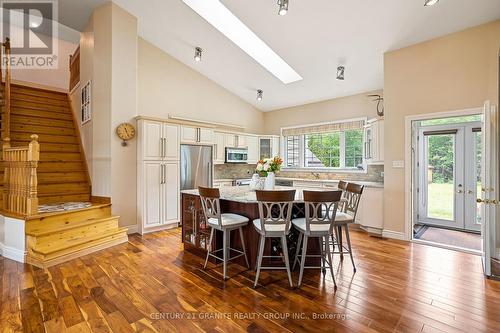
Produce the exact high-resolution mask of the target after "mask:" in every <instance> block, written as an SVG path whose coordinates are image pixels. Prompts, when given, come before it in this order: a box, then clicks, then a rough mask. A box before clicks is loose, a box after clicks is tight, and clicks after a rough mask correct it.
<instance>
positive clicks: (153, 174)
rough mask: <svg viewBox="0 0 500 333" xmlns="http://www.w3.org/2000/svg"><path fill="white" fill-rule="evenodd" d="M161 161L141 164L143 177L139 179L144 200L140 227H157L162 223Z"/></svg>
mask: <svg viewBox="0 0 500 333" xmlns="http://www.w3.org/2000/svg"><path fill="white" fill-rule="evenodd" d="M162 163H163V162H155V161H151V162H145V163H144V165H143V177H142V179H141V180H142V181H141V185H142V192H143V194H144V197H143V198H144V201H143V203H142V205H141V207H143V214H142V216H141V217H142V227H143V228H150V227H157V226H159V225H161V224H162V221H163V219H162V185H161V178H162Z"/></svg>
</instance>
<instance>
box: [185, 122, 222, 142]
mask: <svg viewBox="0 0 500 333" xmlns="http://www.w3.org/2000/svg"><path fill="white" fill-rule="evenodd" d="M181 143H188V144H205V145H213V144H214V130H213V129H212V128H205V127H193V126H182V127H181Z"/></svg>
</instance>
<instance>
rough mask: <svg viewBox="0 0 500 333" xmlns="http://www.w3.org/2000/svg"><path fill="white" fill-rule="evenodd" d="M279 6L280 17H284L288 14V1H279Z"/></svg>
mask: <svg viewBox="0 0 500 333" xmlns="http://www.w3.org/2000/svg"><path fill="white" fill-rule="evenodd" d="M278 6H280V8H279V10H278V15H280V16H283V15H286V13H288V0H278Z"/></svg>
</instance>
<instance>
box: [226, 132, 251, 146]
mask: <svg viewBox="0 0 500 333" xmlns="http://www.w3.org/2000/svg"><path fill="white" fill-rule="evenodd" d="M225 142H226V147H228V148H247V146H248V143H247V136H246V135H244V134H234V133H226V138H225Z"/></svg>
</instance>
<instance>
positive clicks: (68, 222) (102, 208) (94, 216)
mask: <svg viewBox="0 0 500 333" xmlns="http://www.w3.org/2000/svg"><path fill="white" fill-rule="evenodd" d="M25 228H26V242H27V249H28V254H27V262H28V263H30V264H32V265H35V266H38V267H47V266H52V265H55V264H59V263H61V262H64V261H67V260H70V259H74V258H77V257H79V256H82V255H85V254H88V253H91V252H94V251H97V250H101V249H104V248H108V247H110V246H113V245H117V244H120V243H124V242H127V240H128V239H127V229H126V228H120V227H119V226H118V216H112V215H111V204H94V205H92V207H89V208H83V209H78V210H73V211H67V212H61V213H46V214H43V215H39V216H31V217H29V218H27V219H26V226H25Z"/></svg>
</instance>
